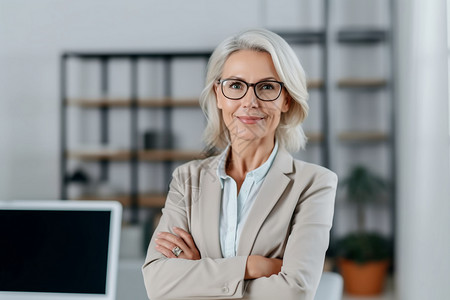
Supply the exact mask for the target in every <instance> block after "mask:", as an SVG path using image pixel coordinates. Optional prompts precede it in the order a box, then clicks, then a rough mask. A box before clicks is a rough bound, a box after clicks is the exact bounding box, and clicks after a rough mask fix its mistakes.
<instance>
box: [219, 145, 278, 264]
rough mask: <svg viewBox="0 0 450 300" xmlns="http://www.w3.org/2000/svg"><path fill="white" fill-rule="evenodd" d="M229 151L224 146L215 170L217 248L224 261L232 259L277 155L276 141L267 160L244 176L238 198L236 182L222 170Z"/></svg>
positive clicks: (228, 148)
mask: <svg viewBox="0 0 450 300" xmlns="http://www.w3.org/2000/svg"><path fill="white" fill-rule="evenodd" d="M230 149H231V147H230V146H228V147H227V148H226V149H225V151H224V152H223V153H222V155H221V157H220V161H219V165H218V168H217V175H218V177H219V179H220V184H221V187H222V205H221V209H220V224H219V230H220V231H219V233H220V247H221V250H222V255H223V257H225V258H226V257H233V256H236V250H237V248H238V244H239V238H240V236H241V232H242V228H243V226H244V224H245V221H246V219H247V217H248V213H249V212H250V208H251V207H252V205H253V203H254V202H255V199H256V196H257V195H258V192H259V190H260V189H261V186H262V183H263V182H264V178H265V177H266V174H267V172H268V171H269V169H270V167H271V166H272V163H273V161H274V159H275V156H276V154H277V152H278V142H275V146H274V148H273V150H272V153H271V154H270V156H269V158H268V159H267V161H266V162H265V163H264V164H262V165H261V166H259V167H258V168H256V169H255V170H253V171H250V172H248V173H247V175H246V176H245V180H244V182H243V183H242V186H241V189H240V190H239V195H237V185H236V181H234V179H233V178H231V177H230V176H228V175H227V173H226V171H225V163H226V160H227V157H228V152H229V151H230Z"/></svg>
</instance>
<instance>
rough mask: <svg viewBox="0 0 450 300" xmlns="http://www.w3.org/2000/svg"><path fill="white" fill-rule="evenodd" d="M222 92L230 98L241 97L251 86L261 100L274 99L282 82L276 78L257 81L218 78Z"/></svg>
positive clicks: (279, 91) (278, 95)
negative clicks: (248, 81)
mask: <svg viewBox="0 0 450 300" xmlns="http://www.w3.org/2000/svg"><path fill="white" fill-rule="evenodd" d="M218 83H219V84H220V87H221V89H222V94H223V95H224V96H225V97H227V98H228V99H230V100H239V99H242V98H243V97H244V96H245V95H246V94H247V92H248V89H249V88H250V87H251V86H252V87H253V90H254V92H255V95H256V97H257V98H258V99H259V100H262V101H274V100H276V99H278V97H280V94H281V90H282V89H283V83H282V82H279V81H276V80H263V81H259V82H257V83H247V82H245V81H243V80H239V79H232V78H227V79H220V80H218Z"/></svg>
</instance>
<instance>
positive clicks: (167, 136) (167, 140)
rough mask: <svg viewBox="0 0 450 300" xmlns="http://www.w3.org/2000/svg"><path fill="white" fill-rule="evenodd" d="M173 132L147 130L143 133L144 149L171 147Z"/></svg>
mask: <svg viewBox="0 0 450 300" xmlns="http://www.w3.org/2000/svg"><path fill="white" fill-rule="evenodd" d="M172 148H173V134H172V133H171V132H169V131H153V130H149V131H146V132H145V133H144V149H146V150H151V149H172Z"/></svg>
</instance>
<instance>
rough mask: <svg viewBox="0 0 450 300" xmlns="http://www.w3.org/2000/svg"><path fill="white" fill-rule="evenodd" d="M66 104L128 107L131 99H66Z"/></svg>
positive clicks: (91, 106) (88, 106) (93, 106)
mask: <svg viewBox="0 0 450 300" xmlns="http://www.w3.org/2000/svg"><path fill="white" fill-rule="evenodd" d="M66 104H67V105H72V106H81V107H87V108H96V107H128V106H130V105H131V101H130V99H68V100H67V101H66Z"/></svg>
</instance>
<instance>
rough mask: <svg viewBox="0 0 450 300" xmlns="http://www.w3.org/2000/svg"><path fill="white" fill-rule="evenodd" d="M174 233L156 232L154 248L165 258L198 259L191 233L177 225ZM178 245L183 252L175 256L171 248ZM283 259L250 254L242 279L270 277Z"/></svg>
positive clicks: (277, 271)
mask: <svg viewBox="0 0 450 300" xmlns="http://www.w3.org/2000/svg"><path fill="white" fill-rule="evenodd" d="M173 231H174V233H175V234H172V233H170V232H158V233H157V238H156V239H155V243H156V246H155V249H156V250H157V251H158V252H160V253H161V254H163V255H164V256H165V257H167V258H173V259H189V260H199V259H200V258H201V257H200V252H199V251H198V249H197V246H196V245H195V242H194V239H193V238H192V236H191V234H190V233H188V232H187V231H185V230H183V229H182V228H179V227H174V228H173ZM175 247H180V248H181V250H183V252H181V254H180V255H179V256H175V254H174V253H173V252H172V249H174V248H175ZM282 264H283V261H282V260H281V259H278V258H269V257H264V256H262V255H250V256H248V258H247V261H246V265H245V276H244V279H256V278H260V277H270V276H271V275H274V274H278V273H279V272H281V266H282Z"/></svg>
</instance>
